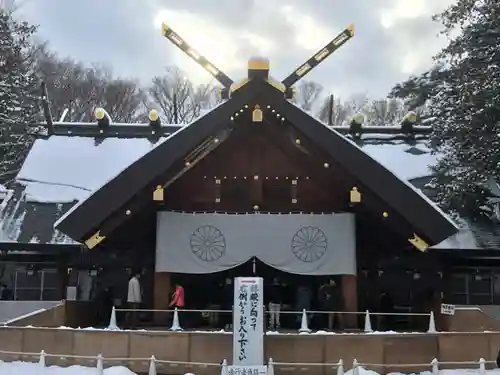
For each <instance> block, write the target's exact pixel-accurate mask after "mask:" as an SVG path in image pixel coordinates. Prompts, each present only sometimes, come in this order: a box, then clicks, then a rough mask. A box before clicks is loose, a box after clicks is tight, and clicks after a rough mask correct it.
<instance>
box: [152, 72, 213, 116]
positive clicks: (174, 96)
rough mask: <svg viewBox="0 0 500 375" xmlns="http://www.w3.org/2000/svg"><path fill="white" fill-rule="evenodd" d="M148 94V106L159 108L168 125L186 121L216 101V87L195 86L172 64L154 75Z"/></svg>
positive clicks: (211, 106)
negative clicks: (161, 73) (163, 72)
mask: <svg viewBox="0 0 500 375" xmlns="http://www.w3.org/2000/svg"><path fill="white" fill-rule="evenodd" d="M148 94H149V97H148V100H147V106H148V107H158V109H159V110H160V114H161V117H162V121H163V122H165V123H168V124H185V123H189V122H191V121H193V120H194V119H196V118H197V117H199V116H200V114H201V113H202V111H205V110H208V109H211V108H213V107H214V106H215V105H217V103H218V102H219V99H218V95H217V89H216V88H215V87H213V86H212V85H210V84H208V85H199V86H195V85H193V83H192V82H191V81H190V80H189V79H188V78H187V77H186V75H185V74H184V72H183V71H182V70H181V69H179V68H177V67H173V66H171V67H168V68H167V69H166V73H165V75H163V76H157V77H154V78H153V81H152V83H151V86H150V87H149V88H148Z"/></svg>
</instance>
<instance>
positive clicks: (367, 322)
mask: <svg viewBox="0 0 500 375" xmlns="http://www.w3.org/2000/svg"><path fill="white" fill-rule="evenodd" d="M365 332H373V329H372V321H371V318H370V312H369V311H368V310H366V313H365Z"/></svg>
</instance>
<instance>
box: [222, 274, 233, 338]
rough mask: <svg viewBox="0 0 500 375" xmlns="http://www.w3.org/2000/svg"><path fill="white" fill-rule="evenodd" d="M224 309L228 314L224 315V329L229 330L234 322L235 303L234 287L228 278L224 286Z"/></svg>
mask: <svg viewBox="0 0 500 375" xmlns="http://www.w3.org/2000/svg"><path fill="white" fill-rule="evenodd" d="M222 295H223V296H222V299H223V300H222V309H223V310H227V311H228V312H225V313H223V315H222V316H221V318H222V319H221V321H222V322H223V324H224V329H226V330H228V329H230V328H231V327H232V325H233V322H232V318H233V303H234V285H233V280H232V279H231V278H230V277H226V279H225V280H224V285H223V286H222Z"/></svg>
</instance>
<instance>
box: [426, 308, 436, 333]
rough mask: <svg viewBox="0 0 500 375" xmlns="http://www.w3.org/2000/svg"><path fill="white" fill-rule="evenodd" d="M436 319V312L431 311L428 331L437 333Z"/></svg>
mask: <svg viewBox="0 0 500 375" xmlns="http://www.w3.org/2000/svg"><path fill="white" fill-rule="evenodd" d="M436 332H437V331H436V321H435V320H434V312H432V311H431V315H430V317H429V329H428V330H427V333H436Z"/></svg>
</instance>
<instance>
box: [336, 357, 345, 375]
mask: <svg viewBox="0 0 500 375" xmlns="http://www.w3.org/2000/svg"><path fill="white" fill-rule="evenodd" d="M337 375H344V361H343V360H341V359H339V363H338V364H337Z"/></svg>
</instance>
